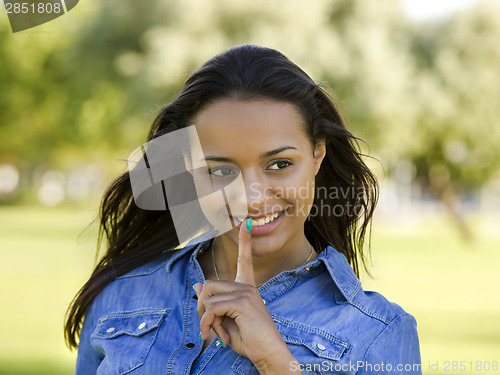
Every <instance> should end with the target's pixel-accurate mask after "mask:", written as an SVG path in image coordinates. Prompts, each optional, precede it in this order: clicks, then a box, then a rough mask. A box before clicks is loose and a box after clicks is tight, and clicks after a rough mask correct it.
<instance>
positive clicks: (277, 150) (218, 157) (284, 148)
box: [201, 146, 297, 163]
mask: <svg viewBox="0 0 500 375" xmlns="http://www.w3.org/2000/svg"><path fill="white" fill-rule="evenodd" d="M296 149H297V147H294V146H283V147H280V148H277V149H275V150H271V151H267V152H265V153H263V154H262V155H260V158H261V159H264V158H268V157H269V156H273V155H276V154H279V153H280V152H283V151H285V150H296ZM203 160H205V161H220V162H228V163H232V162H234V160H233V159H231V158H225V157H220V156H206V157H205V158H203V159H201V161H203Z"/></svg>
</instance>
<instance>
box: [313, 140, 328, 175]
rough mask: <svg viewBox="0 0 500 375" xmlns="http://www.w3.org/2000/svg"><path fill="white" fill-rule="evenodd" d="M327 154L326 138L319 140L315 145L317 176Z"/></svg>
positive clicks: (315, 171)
mask: <svg viewBox="0 0 500 375" xmlns="http://www.w3.org/2000/svg"><path fill="white" fill-rule="evenodd" d="M325 155H326V144H325V140H324V139H320V140H318V141H317V142H316V143H315V145H314V151H313V156H314V175H315V176H316V175H317V174H318V172H319V169H320V167H321V163H322V162H323V159H324V158H325Z"/></svg>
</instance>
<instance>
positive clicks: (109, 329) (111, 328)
mask: <svg viewBox="0 0 500 375" xmlns="http://www.w3.org/2000/svg"><path fill="white" fill-rule="evenodd" d="M114 331H115V327H109V328H108V329H107V330H106V332H107V333H111V332H114Z"/></svg>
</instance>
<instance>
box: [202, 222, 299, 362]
mask: <svg viewBox="0 0 500 375" xmlns="http://www.w3.org/2000/svg"><path fill="white" fill-rule="evenodd" d="M245 224H246V223H242V224H241V226H240V232H239V250H238V251H239V253H238V264H237V271H236V278H235V280H234V282H232V281H224V280H207V281H206V282H205V283H204V284H195V285H194V288H195V291H196V293H197V295H198V315H199V316H200V319H201V323H200V330H201V339H202V340H206V339H207V338H208V337H209V334H210V328H212V329H213V330H214V331H215V333H216V334H217V335H218V336H219V338H220V339H221V340H222V341H223V343H224V344H229V345H230V346H231V348H232V349H233V350H234V351H235V352H236V353H238V354H241V355H243V356H245V357H247V358H249V359H250V360H251V361H252V362H253V363H254V365H255V366H256V367H257V368H258V369H259V368H270V367H274V364H276V363H277V361H282V362H281V363H284V362H283V360H293V356H292V354H291V353H290V351H289V349H288V347H287V345H286V343H285V342H284V341H283V338H282V337H281V334H280V333H279V331H278V329H277V328H276V325H275V324H274V321H273V319H272V318H271V315H270V314H269V311H268V310H267V308H266V305H265V304H264V302H263V300H262V298H261V297H260V294H259V292H258V290H257V288H256V287H255V279H254V270H253V260H252V248H251V244H250V239H251V234H250V232H249V231H248V230H247V229H246V225H245ZM288 363H289V361H288ZM288 367H290V366H289V365H288Z"/></svg>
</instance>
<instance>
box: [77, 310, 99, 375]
mask: <svg viewBox="0 0 500 375" xmlns="http://www.w3.org/2000/svg"><path fill="white" fill-rule="evenodd" d="M92 312H93V310H92V309H90V311H89V313H88V314H86V316H85V319H84V321H83V326H82V330H81V332H80V342H79V344H78V356H77V358H76V370H75V375H91V374H92V375H95V374H96V372H97V368H98V367H99V365H100V363H101V361H102V356H101V355H100V354H99V353H98V352H97V351H96V350H95V349H94V348H93V347H92V343H91V340H90V337H91V335H92V331H93V327H94V324H93V323H94V318H93V313H92Z"/></svg>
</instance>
